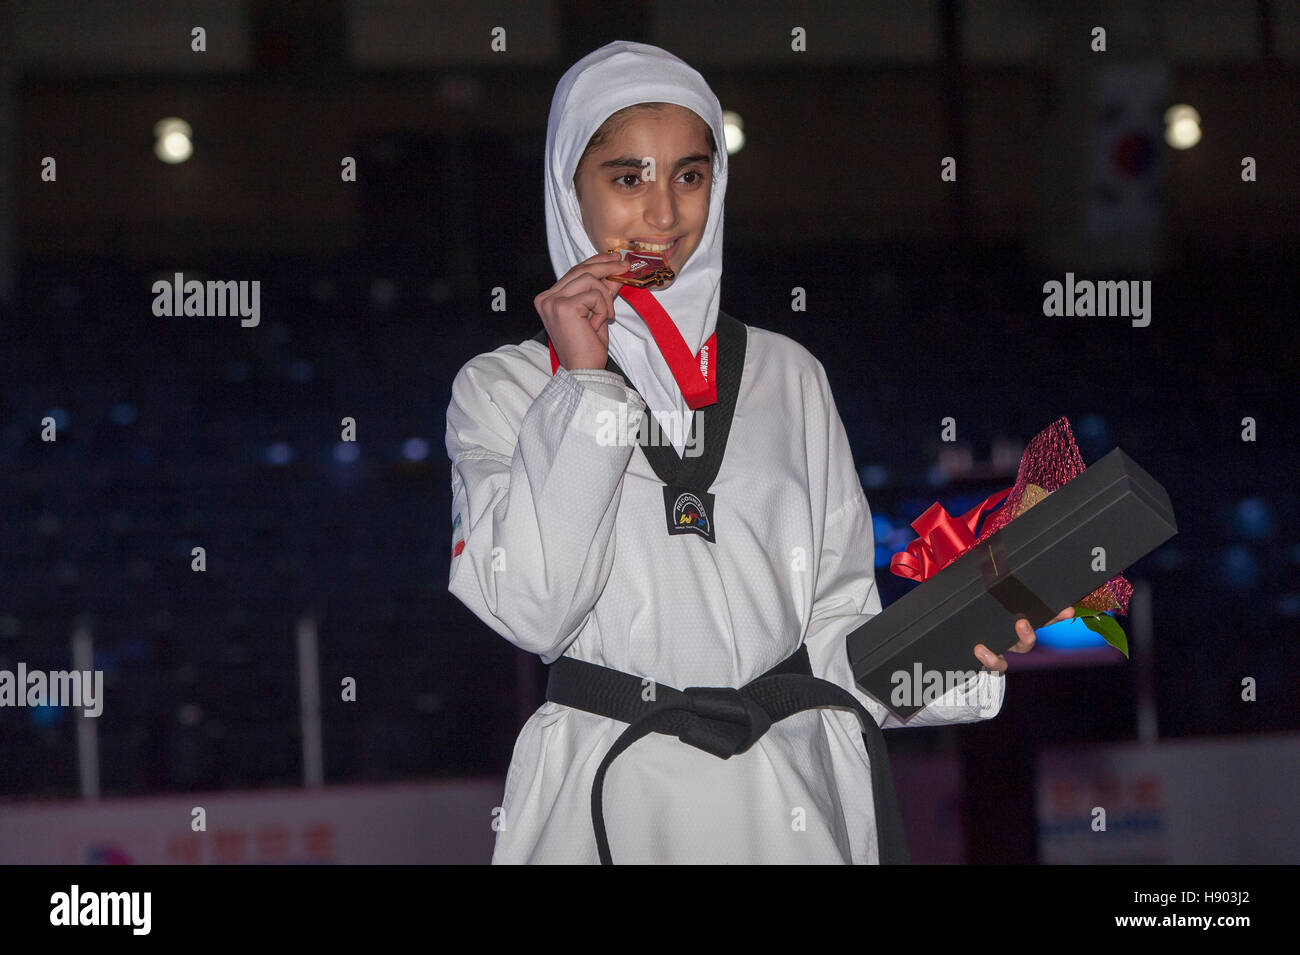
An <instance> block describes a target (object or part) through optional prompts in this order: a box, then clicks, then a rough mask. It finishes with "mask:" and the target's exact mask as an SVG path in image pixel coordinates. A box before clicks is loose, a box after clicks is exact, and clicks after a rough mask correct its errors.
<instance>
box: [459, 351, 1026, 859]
mask: <svg viewBox="0 0 1300 955" xmlns="http://www.w3.org/2000/svg"><path fill="white" fill-rule="evenodd" d="M745 329H746V336H747V337H746V350H745V357H744V368H743V373H742V376H741V383H740V392H739V396H738V399H737V404H736V410H735V416H734V419H733V421H732V425H731V432H730V437H729V439H728V441H727V445H726V451H725V455H724V457H723V460H722V464H721V468H720V470H719V472H718V475H717V478H716V479H715V481H714V483H713V484H712V486H711V488H710V490H711V491H713V492H714V495H715V503H714V508H715V519H716V528H717V540H716V542H714V543H711V542H709V541H706V540H704V539H702V538H700V537H699V536H696V535H670V534H668V533H667V532H666V529H665V517H664V499H663V493H662V491H663V487H664V485H663V484H662V482H660V480H659V479H658V477H657V476H656V475H655V473H654V471H653V469H652V468H651V466H650V464H649V462H648V461H647V459H646V457H645V455H644V454H643V453H642V452H641V451H639V450H638V449H637V447H636V444H635V435H633V436H632V439H631V440H628V441H626V442H617V443H616V442H610V441H608V440H604V441H601V440H597V434H598V432H599V431H600V428H601V423H602V421H604V422H607V421H609V420H610V419H609V415H611V414H613V415H615V416H617V415H618V413H619V407H620V404H624V405H625V408H624V409H623V413H624V414H625V415H626V416H627V417H626V420H627V421H628V422H629V427H630V428H635V427H636V423H637V421H638V420H639V416H640V415H642V414H644V413H645V404H644V402H643V401H642V400H641V398H640V397H639V396H638V394H637V392H636V391H635V390H633V389H632V388H630V387H628V386H627V384H626V383H625V382H624V380H623V378H622V377H621V376H620V375H618V374H617V373H615V372H612V371H608V370H575V371H568V370H566V369H564V368H562V367H561V368H560V369H559V370H558V371H557V372H556V373H555V374H552V373H551V365H550V353H549V351H548V348H547V346H546V345H545V344H543V343H542V342H539V341H536V340H529V341H525V342H523V343H521V344H511V345H505V346H503V347H501V348H498V349H496V350H495V351H492V352H488V353H484V354H481V355H479V356H477V357H475V358H473V359H472V360H470V361H469V362H468V363H466V364H465V365H464V367H462V368H461V369H460V371H459V373H458V374H457V376H456V378H455V381H454V383H453V385H452V398H451V404H450V406H449V408H448V410H447V433H446V443H447V453H448V455H449V456H450V458H451V461H452V470H451V486H452V512H453V528H454V529H453V541H452V553H453V556H452V560H451V567H450V572H449V588H450V590H451V592H452V593H453V594H455V595H456V597H457V598H459V599H460V600H461V601H462V602H464V603H465V604H466V605H467V606H468V607H469V608H470V609H471V610H473V612H474V613H475V614H476V615H477V616H478V617H479V619H481V620H482V621H483V622H484V623H485V624H487V626H489V627H490V628H491V629H492V630H494V631H496V632H497V633H498V634H500V635H501V636H502V637H504V638H506V639H507V640H509V641H510V642H511V643H513V644H515V645H516V646H518V647H520V648H522V649H524V650H527V651H529V652H531V653H536V654H538V655H539V656H540V657H541V658H542V660H543V661H544V662H546V663H551V662H553V661H554V660H556V659H557V658H559V657H560V656H561V655H570V656H574V657H577V658H578V659H580V660H585V661H589V662H592V663H598V664H601V665H603V666H607V667H612V668H614V669H617V670H622V671H625V672H628V673H632V674H636V675H639V676H642V677H644V678H647V679H648V680H654V681H658V682H660V683H663V684H667V685H669V686H672V687H676V688H685V687H689V686H733V687H738V686H742V685H744V684H745V683H747V682H749V681H750V680H752V679H754V678H755V677H757V676H758V675H759V674H761V673H763V672H764V671H766V670H767V669H769V668H770V667H772V666H773V665H775V664H777V663H779V662H780V661H781V660H783V659H785V658H786V657H788V656H790V655H791V654H792V653H794V652H795V651H796V650H797V649H798V648H799V646H800V644H801V643H806V644H807V647H808V651H809V655H810V658H811V663H812V668H813V673H814V675H815V676H818V677H821V678H823V679H826V680H829V681H831V682H833V683H836V684H838V685H840V686H842V687H845V688H847V689H849V690H850V691H852V692H853V693H854V695H855V696H856V697H857V698H858V699H859V700H860V701H861V702H862V703H863V704H864V706H865V707H866V708H867V710H868V711H869V712H870V713H871V715H872V716H874V717H875V718H876V720H877V722H878V723H879V724H880V725H882V726H883V727H886V728H889V727H896V726H901V725H904V724H901V723H899V722H898V720H897V719H896V718H895V717H893V716H892V715H891V714H889V713H888V711H887V710H885V708H884V707H882V706H881V705H880V704H879V703H877V702H876V701H875V700H874V699H872V698H870V697H868V696H866V695H865V694H863V693H862V692H861V691H860V690H858V688H857V686H856V684H855V683H854V681H853V679H852V676H851V673H850V670H849V665H848V660H847V657H846V653H845V647H844V638H845V636H846V635H847V634H848V633H850V632H851V631H852V630H854V629H855V628H857V627H858V626H860V625H861V624H862V623H864V622H865V621H866V620H867V619H868V618H869V617H870V616H871V615H873V614H876V613H879V612H880V610H881V602H880V596H879V593H878V591H877V588H876V582H875V567H874V535H873V529H872V521H871V512H870V509H869V507H868V505H867V500H866V497H865V495H864V493H863V490H862V485H861V483H860V482H859V480H858V476H857V471H856V468H855V467H854V463H853V457H852V454H851V452H850V449H849V443H848V438H847V436H846V434H845V430H844V425H843V422H842V420H841V418H840V415H839V413H838V411H837V409H836V405H835V402H834V400H833V398H832V396H831V390H830V387H829V384H828V382H827V378H826V373H825V370H824V368H823V367H822V364H821V363H820V362H819V361H818V360H817V359H816V358H815V357H814V356H813V355H812V354H810V353H809V352H808V351H807V350H806V349H805V348H804V347H803V346H801V345H799V344H798V343H796V342H795V341H793V340H792V339H790V338H788V337H786V336H784V335H781V334H779V333H776V332H772V331H767V330H764V329H761V328H757V327H753V326H745ZM726 359H727V356H726V355H725V354H723V355H719V356H718V361H726ZM705 412H706V413H707V409H705ZM972 669H978V662H977V661H974V657H973V654H972ZM1004 679H1005V678H1004V677H1003V676H1002V675H1001V674H997V673H992V672H989V671H981V672H980V674H979V676H978V677H977V678H976V679H974V680H971V681H969V682H968V683H967V684H965V685H963V686H958V687H955V688H953V689H952V690H950V691H949V692H948V693H946V694H945V695H944V696H942V697H941V698H940V699H939V700H937V701H936V702H934V703H931V704H930V705H929V706H927V707H926V708H925V709H923V710H921V711H920V712H919V713H918V714H917V715H916V716H914V717H913V718H912V719H911V720H909V721H908V723H907V724H905V725H907V726H930V725H935V724H938V723H960V722H968V721H973V720H977V719H982V718H988V717H991V716H995V715H996V714H997V712H998V710H1000V708H1001V703H1002V695H1003V693H1004ZM979 684H984V685H979ZM990 701H992V703H993V705H990ZM625 726H626V724H623V723H621V722H618V721H617V720H613V719H608V718H605V717H601V716H597V715H595V714H592V713H588V712H586V711H583V710H578V709H573V708H570V707H566V706H561V705H559V704H556V703H552V702H546V703H544V704H543V705H542V706H541V707H540V708H539V709H538V710H537V711H536V712H535V713H534V714H533V715H532V717H531V718H530V719H529V720H528V721H527V723H526V724H525V725H524V727H523V729H522V730H521V732H520V734H519V737H518V740H517V741H516V743H515V747H514V753H513V756H512V758H511V762H510V766H509V770H508V773H507V777H506V784H505V794H504V799H503V802H502V805H501V807H499V808H500V810H501V811H500V813H499V814H497V816H496V817H495V818H497V820H498V821H497V823H496V825H497V827H498V832H497V836H496V846H495V850H494V853H493V862H494V863H527V862H544V863H595V862H598V861H599V859H598V855H597V846H596V841H595V837H594V834H593V829H592V819H591V811H590V810H591V801H590V799H591V785H592V779H593V776H594V774H595V772H596V769H597V767H598V766H599V764H600V762H601V759H602V758H603V756H604V754H605V752H606V751H607V750H608V749H609V747H610V745H611V744H612V743H613V742H614V740H615V739H616V738H617V737H618V735H619V734H620V733H621V731H622V730H623V729H624V728H625ZM487 819H488V816H486V815H485V824H486V820H487ZM604 819H605V825H606V827H607V831H608V836H609V840H610V844H611V846H612V848H613V851H614V855H615V857H616V859H617V860H618V861H619V862H625V863H637V862H640V863H875V862H878V861H879V850H878V845H877V839H876V826H875V819H874V810H873V803H872V794H871V777H870V768H869V762H868V756H867V751H866V747H865V746H864V743H863V738H862V733H861V729H860V726H859V724H858V722H857V717H856V716H854V715H853V713H852V712H849V711H846V710H840V709H829V708H826V709H817V710H810V711H807V712H803V713H799V714H796V715H794V716H791V717H789V718H788V719H785V720H783V721H781V722H779V723H776V724H774V725H773V726H772V727H771V728H770V730H768V732H767V733H766V734H765V735H764V736H763V737H761V738H760V739H759V740H758V741H757V742H756V743H755V744H754V745H753V746H752V747H751V748H750V749H748V750H747V751H745V752H744V753H741V754H739V755H736V756H733V757H731V758H730V759H726V760H723V759H719V758H717V757H715V756H713V755H711V754H709V753H706V752H703V751H702V750H700V749H697V748H694V747H692V746H689V745H686V744H685V743H683V742H682V741H680V740H678V739H676V738H675V737H672V736H667V735H660V734H651V735H649V736H647V737H645V738H644V739H641V740H639V741H638V742H636V743H635V744H634V745H633V746H632V748H631V749H629V750H628V751H627V752H626V753H625V754H624V755H623V756H622V757H621V758H620V759H618V760H617V761H616V762H615V763H614V764H613V765H612V767H611V769H610V771H609V775H608V777H607V779H606V781H605V786H604Z"/></svg>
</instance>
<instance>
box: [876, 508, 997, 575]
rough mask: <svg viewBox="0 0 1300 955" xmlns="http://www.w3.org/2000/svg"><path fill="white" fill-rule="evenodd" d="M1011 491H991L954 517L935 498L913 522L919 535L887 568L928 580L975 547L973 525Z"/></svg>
mask: <svg viewBox="0 0 1300 955" xmlns="http://www.w3.org/2000/svg"><path fill="white" fill-rule="evenodd" d="M1012 490H1014V486H1013V487H1009V488H1007V489H1006V490H1003V491H998V492H997V493H996V494H990V495H989V496H988V497H986V498H985V499H984V500H983V502H982V503H980V504H977V505H975V507H973V508H971V509H970V510H969V511H967V512H966V513H965V514H963V515H962V516H961V517H956V518H954V517H953V516H952V515H951V514H949V513H948V512H947V510H945V509H944V506H943V505H942V504H940V503H939V502H938V501H935V502H934V503H933V504H931V505H930V506H929V508H927V509H926V512H925V513H924V514H922V515H921V516H920V517H918V518H917V519H916V520H914V521H912V529H913V530H915V531H916V532H917V534H919V535H920V536H919V537H918V538H917V539H916V540H914V541H912V543H910V544H908V545H907V547H906V549H904V550H900V551H899V552H898V553H897V554H895V555H894V556H893V557H892V558H890V561H889V569H890V570H891V571H892V572H893V573H895V574H897V575H898V576H900V577H907V578H908V579H909V580H917V581H920V580H928V579H930V578H931V577H933V576H934V575H935V574H937V573H938V572H939V571H941V570H943V569H944V568H945V567H947V566H948V565H949V564H951V563H952V562H953V561H954V560H956V559H957V558H958V557H960V556H961V555H962V554H964V553H966V551H968V550H970V549H971V548H972V547H974V546H975V539H976V534H975V526H976V525H977V524H978V523H979V521H980V515H981V514H982V513H983V512H984V511H986V510H988V509H989V508H990V507H995V506H996V505H997V504H998V503H999V502H1001V501H1002V499H1003V498H1005V497H1006V496H1007V495H1008V494H1010V493H1011V492H1012Z"/></svg>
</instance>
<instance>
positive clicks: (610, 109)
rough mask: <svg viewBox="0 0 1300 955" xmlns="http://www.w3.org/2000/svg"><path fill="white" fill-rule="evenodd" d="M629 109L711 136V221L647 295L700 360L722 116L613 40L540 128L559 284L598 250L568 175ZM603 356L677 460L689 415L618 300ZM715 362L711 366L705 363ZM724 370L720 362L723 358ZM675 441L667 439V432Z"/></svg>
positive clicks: (569, 78) (654, 61)
mask: <svg viewBox="0 0 1300 955" xmlns="http://www.w3.org/2000/svg"><path fill="white" fill-rule="evenodd" d="M636 103H674V104H676V105H678V106H684V107H686V108H687V109H689V110H691V111H693V112H694V113H696V115H698V116H699V117H700V118H702V119H703V120H704V121H705V122H706V123H708V124H709V126H710V127H711V128H712V130H713V138H714V141H715V142H716V143H717V145H718V152H717V154H716V155H715V156H714V157H713V162H712V164H711V165H712V169H713V182H712V187H711V194H710V196H709V218H708V222H707V223H706V224H705V227H704V236H703V238H702V239H701V240H700V244H699V246H698V247H697V248H696V249H695V251H694V252H693V253H692V254H691V257H690V259H688V260H687V262H686V264H685V265H684V266H683V267H682V270H681V271H680V272H679V273H678V275H677V277H676V278H675V279H674V280H673V283H672V284H671V285H670V286H669V287H668V288H666V289H663V290H658V289H650V292H651V293H652V294H653V295H654V296H655V298H656V299H658V301H659V304H660V305H662V306H663V307H664V309H665V311H667V312H668V314H669V315H670V316H672V319H673V322H674V323H675V324H676V325H677V330H678V331H679V332H681V335H682V338H683V339H684V340H685V342H686V345H687V347H689V348H690V350H691V354H693V355H694V354H698V353H699V351H700V349H701V347H703V345H704V343H705V342H706V341H708V340H709V336H710V335H712V334H713V330H714V328H715V327H716V326H717V320H718V301H719V298H720V296H721V286H722V200H723V197H724V196H725V195H726V191H727V150H726V148H725V146H726V134H725V132H724V130H723V127H722V107H721V105H720V104H719V103H718V98H717V96H715V95H714V94H713V91H712V90H711V89H709V84H708V83H706V82H704V77H702V76H700V74H699V73H698V72H696V70H694V69H693V68H691V67H690V66H688V65H687V64H686V63H685V62H683V61H682V60H680V59H679V58H677V57H675V56H673V55H672V54H671V53H669V52H668V51H666V50H662V49H660V48H659V47H657V46H650V45H649V44H646V43H632V42H629V41H626V40H616V41H615V42H613V43H607V44H605V45H604V46H602V47H601V48H600V49H598V50H595V51H593V52H591V53H588V54H587V55H586V56H584V57H583V58H582V59H580V60H579V61H578V62H577V63H575V64H573V66H571V67H569V69H568V71H567V72H566V73H565V74H564V76H563V77H561V78H560V82H559V84H558V85H557V86H556V87H555V96H554V98H553V99H552V100H551V115H550V118H549V119H548V120H547V123H546V176H545V179H546V182H545V195H546V241H547V245H548V246H549V248H550V253H551V265H552V266H553V267H554V269H555V277H556V278H557V279H558V278H559V277H560V276H562V275H564V273H565V272H567V271H569V269H571V268H573V267H574V266H575V265H577V264H578V263H579V262H581V261H583V260H584V259H588V258H590V257H591V256H593V255H595V254H597V253H598V252H604V251H605V250H604V249H597V248H595V247H593V246H592V244H591V239H590V238H588V236H587V231H586V229H584V228H583V225H582V213H581V211H580V209H579V207H578V194H577V191H576V190H575V189H574V186H573V174H574V172H575V170H576V169H577V165H578V160H579V159H580V158H581V157H582V152H583V150H584V149H586V148H587V143H588V141H590V139H591V136H592V134H593V133H595V131H596V130H597V129H599V128H600V125H601V123H603V122H604V121H605V120H606V119H608V118H609V116H610V115H611V114H612V113H615V112H617V111H618V110H620V109H622V108H623V107H625V106H632V105H635V104H636ZM607 327H608V329H609V351H610V354H612V355H613V356H614V360H615V361H616V362H618V364H619V367H621V368H622V369H623V370H624V371H625V372H627V375H628V377H629V378H631V384H632V385H633V386H634V387H635V388H636V389H637V391H639V392H640V393H641V396H642V397H643V398H645V401H646V404H647V405H648V406H649V408H650V409H651V410H652V411H661V412H663V411H667V412H676V413H677V414H679V415H680V417H678V418H676V420H677V421H678V422H681V423H682V424H683V426H684V427H683V429H682V430H681V431H680V432H679V433H678V434H677V435H675V436H677V437H678V440H676V441H674V444H676V445H677V450H678V453H681V451H682V446H683V445H684V442H685V438H686V435H685V433H684V428H685V427H689V424H690V420H691V409H690V406H689V405H687V404H686V399H685V398H684V397H683V396H682V392H681V389H680V388H679V387H678V386H677V380H676V379H675V378H673V374H672V372H671V371H670V370H669V368H668V363H667V362H666V361H665V360H664V357H663V355H662V354H661V353H660V351H659V346H658V345H657V344H656V343H655V340H654V336H653V335H651V334H650V329H649V327H648V326H647V325H646V323H645V321H644V320H643V319H642V318H641V316H639V315H638V314H637V312H636V310H635V309H634V308H632V306H631V305H629V304H628V302H627V301H626V300H625V299H624V298H623V297H622V296H616V297H615V298H614V321H613V322H611V323H610V324H609V325H608V326H607ZM710 358H711V360H713V358H712V356H710ZM722 360H723V361H725V360H726V358H725V356H724V357H723V358H722ZM669 433H670V434H673V432H669Z"/></svg>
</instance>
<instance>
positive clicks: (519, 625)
mask: <svg viewBox="0 0 1300 955" xmlns="http://www.w3.org/2000/svg"><path fill="white" fill-rule="evenodd" d="M503 362H504V359H502V358H500V357H499V356H498V354H497V353H495V352H494V353H490V354H488V355H482V356H479V358H477V359H474V360H473V361H471V362H469V363H468V364H466V365H465V367H464V368H462V369H461V370H460V373H459V374H457V376H456V379H455V381H454V382H453V384H452V391H451V404H450V406H449V407H448V409H447V454H448V456H449V457H450V458H451V463H452V464H451V494H452V515H453V516H452V524H453V532H452V547H453V551H452V553H453V556H452V559H451V569H450V572H449V577H448V589H449V590H450V591H451V592H452V593H453V594H455V595H456V597H457V598H459V599H460V600H461V601H462V602H463V603H464V604H465V605H466V606H468V607H469V608H470V609H471V610H472V611H474V613H475V615H476V616H478V617H479V619H481V620H482V621H483V622H484V623H486V624H487V625H488V626H489V627H491V628H492V629H493V630H495V631H496V632H497V633H499V634H500V635H501V636H503V637H505V638H506V639H507V640H509V641H510V642H511V643H513V644H515V645H516V646H518V647H520V648H521V649H524V650H528V651H530V652H532V653H537V654H540V655H541V657H542V659H543V661H544V662H546V663H551V662H552V661H554V660H555V659H557V658H558V657H560V656H561V655H562V654H563V653H564V650H565V648H566V647H567V646H568V645H569V644H570V643H571V642H572V641H573V639H574V638H575V637H576V636H577V633H578V631H579V629H580V628H581V626H582V624H583V621H584V620H585V619H586V618H587V616H588V615H589V614H590V612H591V609H592V607H593V606H594V605H595V603H596V598H597V596H598V595H599V594H600V592H601V590H602V589H603V588H604V586H605V583H606V581H607V580H608V579H609V574H610V570H611V568H612V566H613V560H614V538H613V531H614V519H615V516H616V514H617V512H618V506H619V500H620V498H621V496H622V489H623V475H624V473H625V471H626V469H627V464H628V460H629V459H630V458H631V456H632V453H633V451H634V449H635V446H636V443H635V437H634V435H635V430H636V428H637V426H638V425H639V423H640V419H641V416H642V414H643V413H644V410H645V403H644V402H643V401H642V400H641V397H640V396H639V395H638V394H637V393H636V391H634V390H633V389H631V388H629V387H627V385H626V384H625V383H624V381H623V378H622V376H620V375H618V374H616V373H614V372H609V371H605V370H603V369H601V370H596V369H591V370H575V371H572V372H570V371H568V370H566V369H564V368H560V369H559V370H558V371H557V372H556V373H555V374H554V375H553V376H552V377H551V379H550V380H549V381H548V382H547V383H546V385H545V386H544V387H543V388H542V390H541V392H540V393H539V394H538V395H537V397H536V399H534V400H533V401H532V402H531V404H529V403H527V396H526V395H523V394H521V391H522V389H521V388H520V385H519V384H518V382H517V381H515V380H514V379H513V377H512V376H511V375H509V374H507V373H506V370H505V366H504V364H503ZM620 405H625V406H626V408H625V410H623V411H622V413H621V414H620ZM512 407H513V408H516V409H518V410H516V411H515V412H514V414H513V415H512V414H511V412H510V409H511V408H512ZM524 408H526V411H524V410H523V409H524ZM521 411H522V412H523V413H522V420H520V419H519V414H520V412H521ZM512 418H513V420H512ZM620 422H622V423H625V427H626V429H627V430H626V431H625V432H621V435H622V437H624V438H629V440H619V441H610V440H608V437H609V435H610V433H611V429H617V428H619V427H620ZM613 433H620V432H618V431H617V430H614V432H613ZM457 551H459V553H457Z"/></svg>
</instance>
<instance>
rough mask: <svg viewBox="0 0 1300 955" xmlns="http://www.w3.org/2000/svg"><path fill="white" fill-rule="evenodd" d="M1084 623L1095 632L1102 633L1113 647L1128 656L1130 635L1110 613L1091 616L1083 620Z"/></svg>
mask: <svg viewBox="0 0 1300 955" xmlns="http://www.w3.org/2000/svg"><path fill="white" fill-rule="evenodd" d="M1083 625H1084V626H1085V627H1087V628H1088V629H1089V630H1091V631H1093V632H1094V633H1099V634H1101V637H1102V639H1103V640H1105V641H1106V642H1107V643H1109V644H1110V645H1111V646H1112V647H1114V648H1115V649H1116V650H1118V651H1119V652H1120V653H1122V654H1124V656H1125V657H1127V656H1128V637H1127V636H1125V634H1124V628H1123V627H1121V626H1120V625H1119V621H1118V620H1116V619H1115V618H1114V617H1112V616H1111V615H1110V614H1108V613H1100V614H1097V615H1095V616H1090V617H1088V619H1086V620H1084V621H1083Z"/></svg>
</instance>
